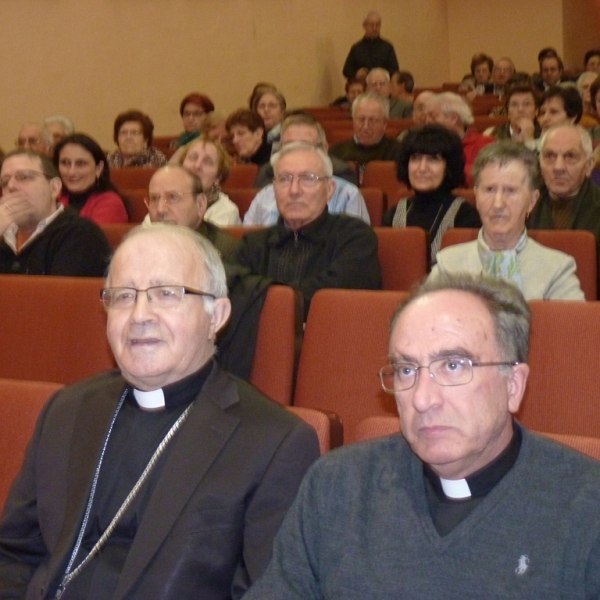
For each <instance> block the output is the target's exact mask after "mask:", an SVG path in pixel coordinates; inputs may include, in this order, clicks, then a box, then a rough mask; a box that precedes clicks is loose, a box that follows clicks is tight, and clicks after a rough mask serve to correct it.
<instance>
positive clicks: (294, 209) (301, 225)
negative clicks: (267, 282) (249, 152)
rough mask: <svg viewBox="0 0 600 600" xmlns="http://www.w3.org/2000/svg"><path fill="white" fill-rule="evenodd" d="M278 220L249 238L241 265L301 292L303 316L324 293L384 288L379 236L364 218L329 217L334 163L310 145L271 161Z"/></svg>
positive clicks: (288, 146)
mask: <svg viewBox="0 0 600 600" xmlns="http://www.w3.org/2000/svg"><path fill="white" fill-rule="evenodd" d="M272 164H273V169H274V171H275V177H274V180H273V188H274V190H275V200H276V202H277V209H278V211H279V214H280V217H279V219H278V221H277V224H276V225H273V226H272V227H269V228H267V229H264V230H262V231H256V232H252V233H248V234H246V235H245V236H244V239H243V240H242V247H241V248H240V252H239V254H238V262H239V263H240V264H242V265H243V266H246V267H248V268H249V269H250V270H251V271H252V272H253V273H254V274H256V275H262V276H265V277H272V278H273V279H274V280H276V281H280V282H281V283H285V284H287V285H291V286H294V287H297V288H299V289H300V290H301V291H302V294H303V296H304V316H305V318H306V315H307V314H308V309H309V306H310V301H311V299H312V297H313V295H314V293H315V292H316V291H317V290H319V289H321V288H350V289H380V288H381V268H380V266H379V260H378V257H377V237H376V236H375V233H374V232H373V230H372V229H371V228H370V227H369V226H368V225H367V224H366V223H365V222H364V221H362V220H361V219H357V218H356V217H351V216H349V215H345V214H335V215H334V214H330V213H329V211H328V210H327V202H328V201H329V200H330V198H331V196H332V195H333V193H334V191H335V183H334V182H333V180H332V175H333V169H332V166H331V160H330V158H329V157H328V156H327V154H326V153H325V152H324V151H323V150H322V149H321V148H316V147H315V146H314V145H312V144H307V143H303V142H295V143H291V144H286V145H285V146H284V147H283V148H282V149H281V150H280V151H279V152H278V153H277V154H276V155H275V156H274V157H273V160H272Z"/></svg>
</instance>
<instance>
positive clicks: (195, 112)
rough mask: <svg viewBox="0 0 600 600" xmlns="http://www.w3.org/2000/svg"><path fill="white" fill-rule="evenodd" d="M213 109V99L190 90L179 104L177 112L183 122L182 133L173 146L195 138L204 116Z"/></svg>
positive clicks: (182, 144) (198, 133)
mask: <svg viewBox="0 0 600 600" xmlns="http://www.w3.org/2000/svg"><path fill="white" fill-rule="evenodd" d="M214 110H215V105H214V104H213V101H212V100H211V99H210V98H209V97H208V96H206V95H205V94H200V93H198V92H192V93H191V94H188V95H187V96H186V97H185V98H184V99H183V100H182V101H181V104H180V105H179V114H180V115H181V120H182V122H183V133H182V134H181V135H180V136H179V139H178V140H177V141H176V145H175V147H177V148H179V147H180V146H185V145H186V144H188V143H189V142H191V141H192V140H194V139H196V138H197V137H198V136H199V135H200V132H201V130H202V126H203V125H204V122H205V121H206V117H207V116H208V115H209V114H210V113H212V112H213V111H214Z"/></svg>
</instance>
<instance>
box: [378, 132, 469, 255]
mask: <svg viewBox="0 0 600 600" xmlns="http://www.w3.org/2000/svg"><path fill="white" fill-rule="evenodd" d="M464 169H465V158H464V154H463V153H462V144H461V141H460V138H459V137H458V135H456V133H454V132H452V131H450V130H449V129H447V128H446V127H443V126H441V125H423V126H422V127H415V128H413V129H410V130H409V131H408V132H407V134H406V136H405V137H404V139H403V140H402V143H401V144H400V154H399V158H398V179H399V180H400V181H402V182H403V183H405V184H406V185H407V186H408V187H409V189H412V190H413V191H414V196H412V197H411V198H402V199H400V201H399V202H398V204H397V206H394V207H392V208H391V209H390V210H388V212H387V213H386V214H385V215H384V218H383V225H388V226H389V225H391V226H392V227H411V226H412V227H421V228H423V229H425V231H426V232H427V234H428V236H429V240H430V242H431V262H432V263H434V264H435V260H436V254H437V252H438V250H439V249H440V245H441V242H442V236H443V235H444V232H445V231H446V230H447V229H450V228H451V227H481V221H480V220H479V216H478V214H477V211H476V210H475V209H474V208H473V207H472V206H471V205H470V204H468V203H467V202H465V200H464V198H457V197H455V196H454V195H453V194H452V190H453V189H454V188H457V187H462V186H464V184H465V172H464Z"/></svg>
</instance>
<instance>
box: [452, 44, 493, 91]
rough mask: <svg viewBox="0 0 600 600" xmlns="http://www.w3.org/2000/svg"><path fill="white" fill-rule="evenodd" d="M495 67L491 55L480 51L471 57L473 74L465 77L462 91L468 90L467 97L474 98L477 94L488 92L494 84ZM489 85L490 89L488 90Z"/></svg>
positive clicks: (461, 87)
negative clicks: (493, 73) (493, 72)
mask: <svg viewBox="0 0 600 600" xmlns="http://www.w3.org/2000/svg"><path fill="white" fill-rule="evenodd" d="M493 69H494V60H493V59H492V57H491V56H488V55H487V54H484V53H483V52H478V53H476V54H474V55H473V58H472V59H471V75H470V76H466V77H463V80H462V82H461V85H460V87H459V90H460V91H464V92H468V93H467V98H469V100H473V98H474V97H475V96H482V95H483V94H486V93H488V91H490V88H491V87H492V86H493V83H492V71H493ZM486 86H488V91H486Z"/></svg>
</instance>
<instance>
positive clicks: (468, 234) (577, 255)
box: [442, 227, 598, 300]
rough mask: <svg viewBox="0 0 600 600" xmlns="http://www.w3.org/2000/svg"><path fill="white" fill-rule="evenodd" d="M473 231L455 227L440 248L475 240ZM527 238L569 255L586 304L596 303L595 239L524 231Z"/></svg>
mask: <svg viewBox="0 0 600 600" xmlns="http://www.w3.org/2000/svg"><path fill="white" fill-rule="evenodd" d="M478 233H479V232H478V230H477V229H467V228H461V227H455V228H453V229H448V230H447V231H445V232H444V237H443V238H442V248H445V247H446V246H452V245H453V244H464V243H465V242H472V241H473V240H476V239H477V234H478ZM527 235H528V236H529V237H530V238H531V239H532V240H535V241H536V242H538V243H539V244H542V246H547V247H548V248H553V249H554V250H560V251H561V252H564V253H565V254H569V255H571V256H572V257H573V258H574V259H575V263H576V264H577V277H579V283H580V284H581V289H582V290H583V293H584V294H585V299H586V300H596V298H597V294H598V289H597V282H598V266H597V265H598V255H597V250H596V238H595V237H594V234H593V233H591V232H590V231H583V230H580V229H577V230H571V229H569V230H563V229H561V230H552V229H528V230H527Z"/></svg>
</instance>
